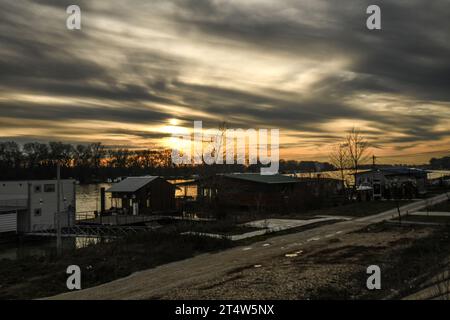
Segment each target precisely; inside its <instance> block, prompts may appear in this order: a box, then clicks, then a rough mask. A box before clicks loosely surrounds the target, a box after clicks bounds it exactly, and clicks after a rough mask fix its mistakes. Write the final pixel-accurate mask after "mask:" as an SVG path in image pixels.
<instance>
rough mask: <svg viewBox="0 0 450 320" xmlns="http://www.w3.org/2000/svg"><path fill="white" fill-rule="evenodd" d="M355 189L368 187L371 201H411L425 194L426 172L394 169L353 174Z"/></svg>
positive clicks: (412, 169) (402, 168) (400, 168)
mask: <svg viewBox="0 0 450 320" xmlns="http://www.w3.org/2000/svg"><path fill="white" fill-rule="evenodd" d="M355 184H356V187H357V189H358V188H359V189H361V188H365V189H367V187H370V188H371V190H372V196H371V198H372V199H382V198H383V199H391V198H403V199H412V198H415V197H417V196H419V195H421V194H425V193H426V192H427V186H428V171H426V170H421V169H414V168H405V167H394V168H381V169H374V170H369V171H364V172H359V173H357V174H355Z"/></svg>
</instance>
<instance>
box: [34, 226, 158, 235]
mask: <svg viewBox="0 0 450 320" xmlns="http://www.w3.org/2000/svg"><path fill="white" fill-rule="evenodd" d="M152 230H154V228H150V227H135V226H134V227H132V226H104V225H102V226H96V225H75V226H71V227H64V228H61V235H62V236H87V237H124V236H129V235H133V234H137V233H139V232H149V231H152ZM30 234H32V235H44V236H55V235H56V230H55V227H54V226H53V225H48V224H47V225H45V224H42V225H34V226H33V231H32V232H30Z"/></svg>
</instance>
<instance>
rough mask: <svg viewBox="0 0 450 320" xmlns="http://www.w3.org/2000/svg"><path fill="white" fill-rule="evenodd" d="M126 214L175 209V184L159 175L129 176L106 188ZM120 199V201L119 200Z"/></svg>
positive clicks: (163, 211) (162, 211)
mask: <svg viewBox="0 0 450 320" xmlns="http://www.w3.org/2000/svg"><path fill="white" fill-rule="evenodd" d="M106 192H109V193H111V198H112V201H113V203H114V202H120V204H118V205H117V209H119V210H122V213H124V214H130V215H131V214H132V215H139V214H151V213H165V212H171V211H174V210H175V185H173V184H171V183H170V182H167V181H166V180H165V179H163V178H161V177H157V176H143V177H128V178H126V179H124V180H122V181H121V182H119V183H116V184H114V185H113V186H112V187H111V188H109V189H108V190H106ZM117 200H119V201H117Z"/></svg>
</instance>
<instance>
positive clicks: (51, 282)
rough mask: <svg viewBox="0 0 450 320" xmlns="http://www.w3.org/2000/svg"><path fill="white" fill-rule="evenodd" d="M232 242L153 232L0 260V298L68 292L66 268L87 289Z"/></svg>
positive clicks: (226, 245)
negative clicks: (73, 268) (77, 272)
mask: <svg viewBox="0 0 450 320" xmlns="http://www.w3.org/2000/svg"><path fill="white" fill-rule="evenodd" d="M232 245H233V244H232V243H231V241H228V240H224V239H211V238H204V237H200V236H194V235H183V236H182V235H179V234H178V233H173V232H151V233H145V234H140V235H136V236H133V237H130V238H127V239H122V240H117V241H111V242H103V243H99V244H97V245H92V246H89V247H86V248H83V249H78V250H75V251H70V252H65V253H64V254H63V255H62V256H59V257H57V256H55V255H49V256H45V257H35V256H33V257H27V258H24V259H20V260H7V259H4V260H1V261H0V284H1V286H0V299H34V298H41V297H46V296H51V295H55V294H58V293H63V292H66V291H67V288H66V280H67V275H66V268H67V267H68V266H69V265H78V266H80V268H81V270H82V287H83V288H88V287H92V286H96V285H99V284H102V283H106V282H109V281H112V280H115V279H118V278H122V277H125V276H127V275H130V274H131V273H133V272H136V271H139V270H144V269H149V268H153V267H156V266H159V265H162V264H166V263H169V262H173V261H177V260H182V259H186V258H190V257H193V256H195V255H197V254H200V253H204V252H211V251H218V250H223V249H226V248H229V247H231V246H232Z"/></svg>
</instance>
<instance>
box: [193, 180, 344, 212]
mask: <svg viewBox="0 0 450 320" xmlns="http://www.w3.org/2000/svg"><path fill="white" fill-rule="evenodd" d="M197 184H198V196H197V200H198V202H199V203H202V204H203V205H204V206H207V205H210V206H211V207H214V208H216V209H217V208H219V209H223V208H234V209H238V210H255V211H270V212H292V211H301V210H302V209H305V208H314V207H320V206H321V205H322V204H323V203H324V202H327V201H330V200H332V199H334V197H337V196H338V195H339V187H340V182H339V181H338V180H334V179H316V178H312V179H308V178H293V177H290V176H284V175H281V174H276V175H260V174H257V173H256V174H255V173H235V174H223V175H216V176H212V177H209V178H206V179H201V180H198V181H197Z"/></svg>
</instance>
